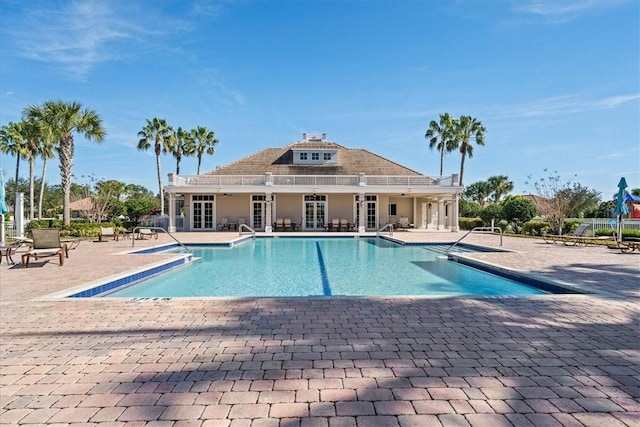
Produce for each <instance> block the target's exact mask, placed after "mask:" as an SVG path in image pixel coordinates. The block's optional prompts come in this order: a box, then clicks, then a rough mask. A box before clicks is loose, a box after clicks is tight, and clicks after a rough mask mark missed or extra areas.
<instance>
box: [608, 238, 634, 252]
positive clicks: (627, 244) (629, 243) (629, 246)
mask: <svg viewBox="0 0 640 427" xmlns="http://www.w3.org/2000/svg"><path fill="white" fill-rule="evenodd" d="M608 247H609V249H620V252H622V253H623V254H626V253H629V252H633V251H638V252H640V239H638V238H634V237H629V238H627V239H623V240H622V241H620V242H619V241H617V240H616V244H615V245H609V246H608Z"/></svg>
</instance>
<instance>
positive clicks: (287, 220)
mask: <svg viewBox="0 0 640 427" xmlns="http://www.w3.org/2000/svg"><path fill="white" fill-rule="evenodd" d="M287 230H289V231H293V226H292V225H291V218H285V219H284V231H287Z"/></svg>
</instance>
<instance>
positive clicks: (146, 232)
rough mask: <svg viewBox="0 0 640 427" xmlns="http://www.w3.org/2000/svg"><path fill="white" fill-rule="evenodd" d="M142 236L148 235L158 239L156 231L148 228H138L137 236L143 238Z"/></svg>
mask: <svg viewBox="0 0 640 427" xmlns="http://www.w3.org/2000/svg"><path fill="white" fill-rule="evenodd" d="M144 236H149V238H152V237H155V238H156V240H158V232H157V231H156V230H152V229H150V228H140V229H138V238H140V239H144V238H145V237H144Z"/></svg>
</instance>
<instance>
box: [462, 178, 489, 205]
mask: <svg viewBox="0 0 640 427" xmlns="http://www.w3.org/2000/svg"><path fill="white" fill-rule="evenodd" d="M490 194H491V189H490V188H489V183H487V182H486V181H478V182H474V183H473V184H471V185H468V186H467V188H465V189H464V193H463V195H464V197H466V198H467V199H469V200H471V201H474V202H476V203H478V204H479V205H480V206H484V205H485V202H486V201H487V198H488V197H489V195H490Z"/></svg>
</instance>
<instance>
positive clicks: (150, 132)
mask: <svg viewBox="0 0 640 427" xmlns="http://www.w3.org/2000/svg"><path fill="white" fill-rule="evenodd" d="M146 120H147V125H146V126H145V127H143V128H142V130H141V131H140V132H138V138H140V140H139V141H138V150H143V151H146V150H148V149H149V148H151V144H153V147H154V150H155V153H156V169H157V172H158V192H159V194H160V213H161V214H162V215H164V191H163V189H162V168H161V167H160V155H161V154H162V148H163V146H164V144H165V140H167V139H169V138H171V134H172V133H173V129H171V126H169V125H168V124H167V122H166V120H164V119H159V118H157V117H154V118H153V119H152V120H149V119H146Z"/></svg>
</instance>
